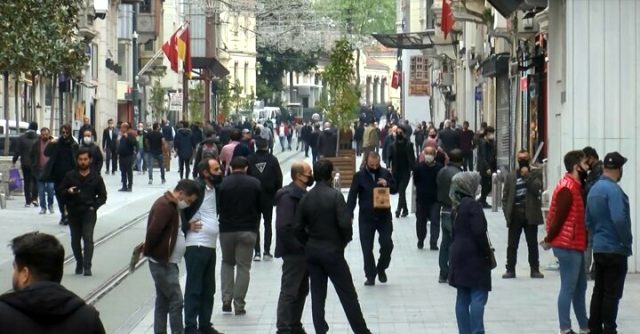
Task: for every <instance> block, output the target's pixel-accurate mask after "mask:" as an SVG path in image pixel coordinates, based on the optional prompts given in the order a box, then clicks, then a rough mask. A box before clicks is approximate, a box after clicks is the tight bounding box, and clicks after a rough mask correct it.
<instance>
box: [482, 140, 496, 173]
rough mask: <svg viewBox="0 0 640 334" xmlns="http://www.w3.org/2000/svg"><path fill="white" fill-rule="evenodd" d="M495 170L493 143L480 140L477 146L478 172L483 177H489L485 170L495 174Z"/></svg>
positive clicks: (494, 147)
mask: <svg viewBox="0 0 640 334" xmlns="http://www.w3.org/2000/svg"><path fill="white" fill-rule="evenodd" d="M496 169H497V160H496V144H495V141H493V140H492V141H489V140H487V139H482V140H481V141H480V144H479V145H478V172H480V175H482V176H484V177H491V175H488V174H487V170H491V171H492V172H495V171H496Z"/></svg>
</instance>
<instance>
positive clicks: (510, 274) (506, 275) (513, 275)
mask: <svg viewBox="0 0 640 334" xmlns="http://www.w3.org/2000/svg"><path fill="white" fill-rule="evenodd" d="M502 278H504V279H511V278H516V272H515V271H509V270H507V272H506V273H504V274H503V275H502Z"/></svg>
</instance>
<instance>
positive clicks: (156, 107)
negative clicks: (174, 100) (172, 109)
mask: <svg viewBox="0 0 640 334" xmlns="http://www.w3.org/2000/svg"><path fill="white" fill-rule="evenodd" d="M166 98H167V90H166V89H165V88H164V87H162V85H161V84H160V80H156V81H155V82H154V83H153V86H151V98H150V101H149V105H150V106H151V113H152V115H153V119H154V121H156V122H158V121H160V120H162V119H163V118H164V116H165V112H166V109H165V99H166Z"/></svg>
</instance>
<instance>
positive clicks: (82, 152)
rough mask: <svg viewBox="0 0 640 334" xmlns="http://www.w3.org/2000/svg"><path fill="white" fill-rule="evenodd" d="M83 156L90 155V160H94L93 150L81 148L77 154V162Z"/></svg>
mask: <svg viewBox="0 0 640 334" xmlns="http://www.w3.org/2000/svg"><path fill="white" fill-rule="evenodd" d="M83 154H87V155H89V159H91V158H92V156H91V150H90V149H88V148H86V147H81V148H79V149H78V152H76V160H78V157H80V156H81V155H83Z"/></svg>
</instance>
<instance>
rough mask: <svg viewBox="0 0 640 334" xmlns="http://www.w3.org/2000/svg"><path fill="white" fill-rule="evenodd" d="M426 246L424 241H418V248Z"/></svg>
mask: <svg viewBox="0 0 640 334" xmlns="http://www.w3.org/2000/svg"><path fill="white" fill-rule="evenodd" d="M423 248H424V241H422V240H419V241H418V249H423Z"/></svg>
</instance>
